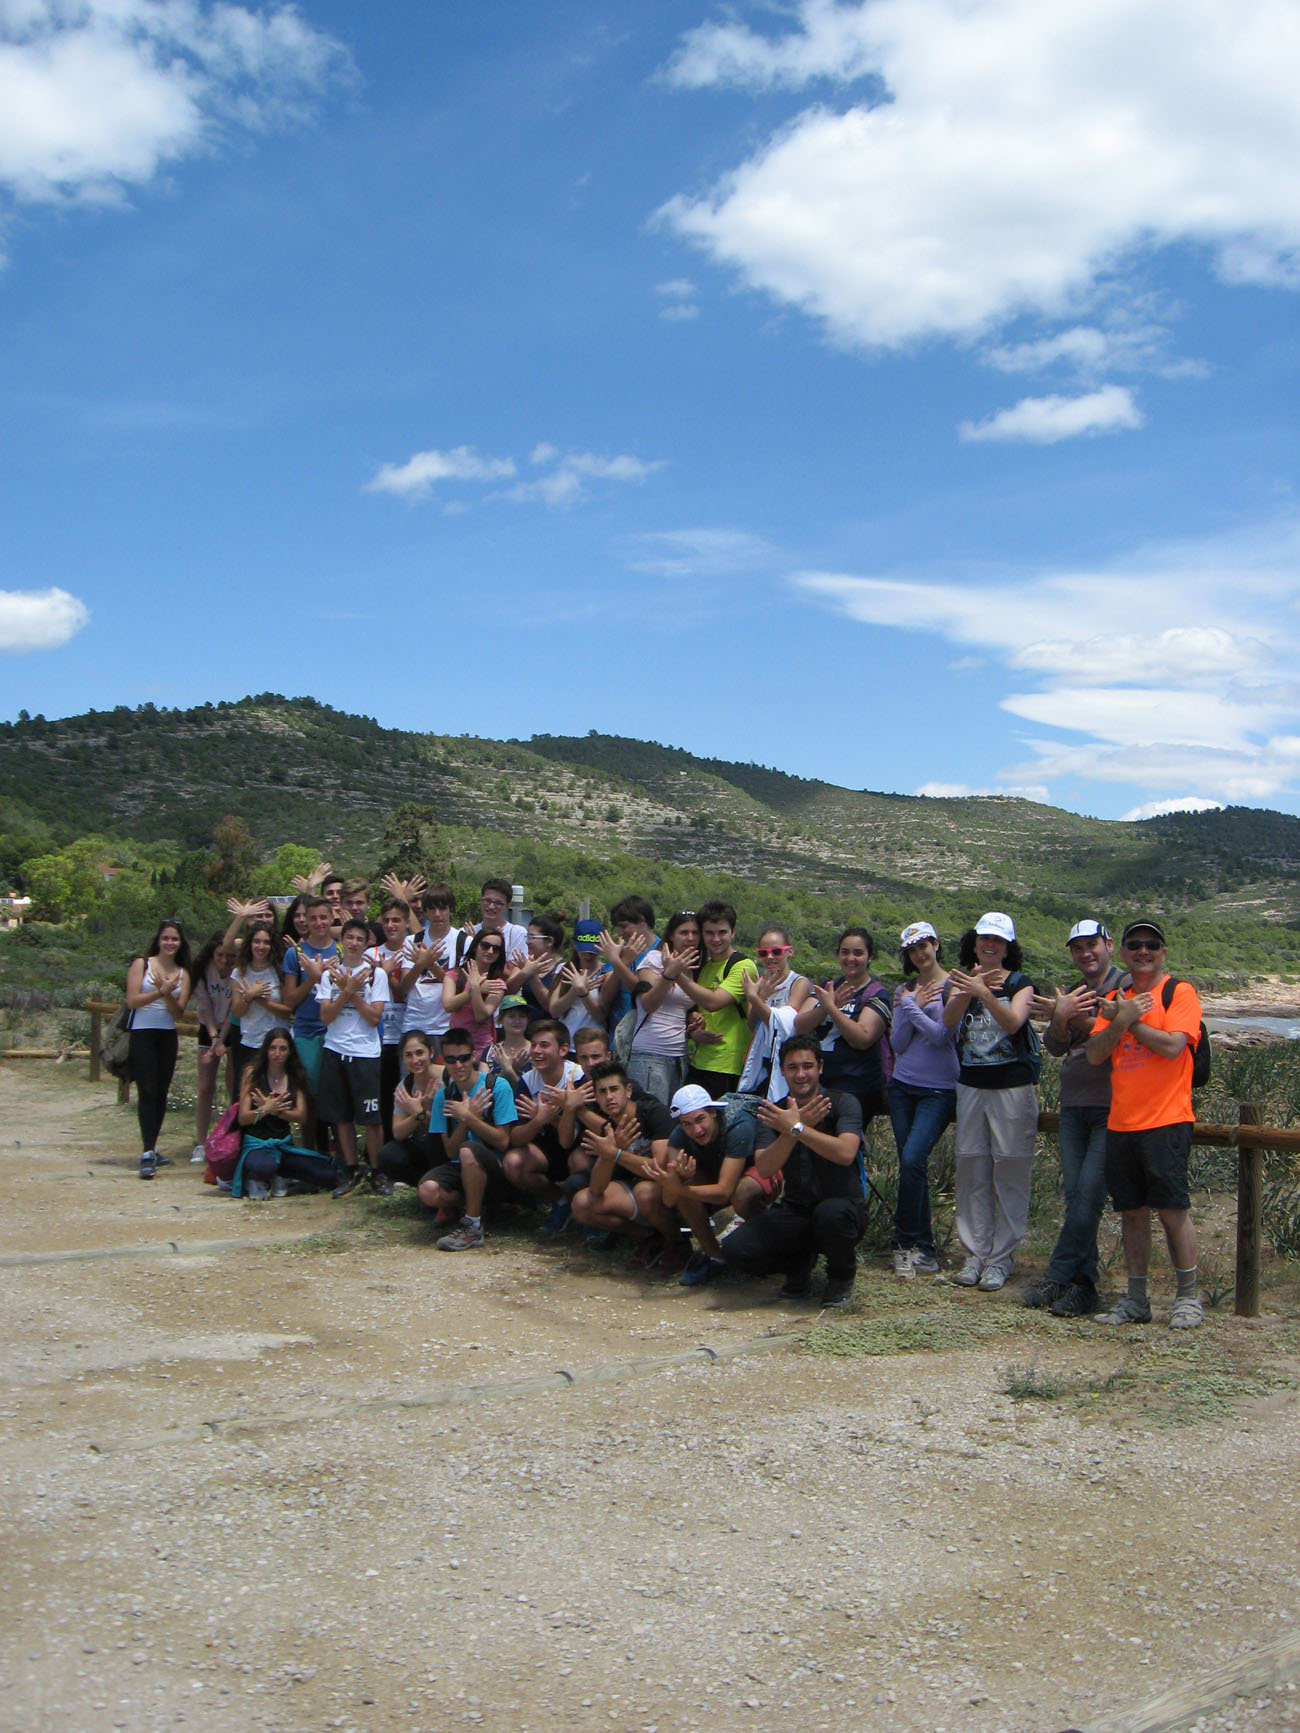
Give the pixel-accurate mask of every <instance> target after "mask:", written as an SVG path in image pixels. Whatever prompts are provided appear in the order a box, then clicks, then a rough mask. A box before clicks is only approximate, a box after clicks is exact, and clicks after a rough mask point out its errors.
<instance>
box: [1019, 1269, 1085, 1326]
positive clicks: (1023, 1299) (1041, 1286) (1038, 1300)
mask: <svg viewBox="0 0 1300 1733" xmlns="http://www.w3.org/2000/svg"><path fill="white" fill-rule="evenodd" d="M1069 1286H1070V1284H1069V1283H1068V1282H1054V1281H1053V1280H1052V1278H1051V1277H1050V1276H1039V1277H1037V1278H1036V1279H1035V1280H1034V1281H1032V1282H1030V1284H1029V1286H1028V1287H1027V1288H1026V1289H1025V1291H1024V1293H1023V1294H1021V1296H1020V1304H1021V1305H1022V1306H1030V1307H1032V1308H1033V1309H1034V1310H1035V1311H1040V1310H1041V1309H1042V1308H1043V1307H1044V1306H1052V1307H1055V1305H1056V1302H1057V1301H1058V1300H1059V1299H1060V1297H1061V1295H1062V1294H1063V1293H1064V1292H1065V1290H1066V1288H1067V1287H1069ZM1058 1316H1060V1317H1066V1316H1069V1317H1074V1316H1077V1314H1075V1313H1073V1312H1071V1313H1058Z"/></svg>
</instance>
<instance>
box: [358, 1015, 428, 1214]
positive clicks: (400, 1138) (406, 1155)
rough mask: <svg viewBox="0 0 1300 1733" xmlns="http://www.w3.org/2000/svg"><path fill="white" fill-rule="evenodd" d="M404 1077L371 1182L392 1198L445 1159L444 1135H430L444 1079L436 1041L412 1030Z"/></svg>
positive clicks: (406, 1039)
mask: <svg viewBox="0 0 1300 1733" xmlns="http://www.w3.org/2000/svg"><path fill="white" fill-rule="evenodd" d="M400 1053H401V1063H402V1073H403V1075H402V1080H401V1082H400V1083H399V1084H398V1085H397V1088H396V1089H395V1090H394V1092H393V1135H392V1137H391V1138H390V1139H389V1141H388V1142H387V1143H385V1144H384V1145H383V1146H382V1148H381V1149H380V1151H379V1153H378V1154H377V1155H376V1157H375V1161H374V1172H373V1174H372V1176H371V1185H372V1186H373V1188H374V1190H375V1191H377V1192H378V1193H379V1195H380V1196H381V1197H390V1196H391V1195H392V1193H393V1189H394V1187H395V1186H398V1185H418V1184H419V1183H420V1181H421V1180H422V1179H423V1178H424V1176H425V1174H426V1173H428V1171H429V1169H430V1168H433V1167H437V1166H438V1164H439V1163H440V1162H441V1161H442V1159H443V1157H442V1138H441V1137H440V1136H439V1137H431V1136H430V1134H429V1110H430V1108H431V1107H432V1106H433V1098H434V1096H435V1095H436V1094H437V1092H438V1088H439V1086H440V1084H441V1082H442V1067H441V1065H439V1064H437V1063H436V1062H435V1060H434V1057H433V1044H432V1043H431V1041H430V1040H429V1037H428V1036H427V1035H426V1034H424V1033H423V1031H422V1030H419V1029H408V1030H407V1032H406V1034H405V1035H403V1037H402V1044H401V1049H400Z"/></svg>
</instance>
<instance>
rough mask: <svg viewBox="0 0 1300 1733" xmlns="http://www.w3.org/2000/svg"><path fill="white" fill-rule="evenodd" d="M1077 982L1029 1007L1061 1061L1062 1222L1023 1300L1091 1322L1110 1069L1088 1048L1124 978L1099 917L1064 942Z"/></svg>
mask: <svg viewBox="0 0 1300 1733" xmlns="http://www.w3.org/2000/svg"><path fill="white" fill-rule="evenodd" d="M1065 943H1066V948H1067V949H1068V951H1069V953H1070V957H1071V960H1072V961H1073V963H1074V966H1075V968H1076V969H1078V971H1079V973H1080V975H1081V976H1082V977H1083V978H1082V980H1080V981H1078V982H1076V984H1075V985H1074V986H1073V987H1071V989H1070V990H1069V992H1068V993H1062V992H1058V993H1057V994H1056V996H1055V997H1054V998H1043V997H1036V998H1035V999H1034V1009H1035V1010H1036V1011H1038V1012H1039V1013H1041V1014H1042V1015H1043V1016H1045V1017H1050V1019H1051V1022H1050V1023H1049V1024H1048V1027H1047V1032H1046V1034H1045V1035H1044V1037H1043V1045H1044V1047H1046V1049H1047V1051H1048V1052H1049V1053H1051V1054H1054V1055H1055V1056H1056V1057H1057V1058H1058V1059H1059V1060H1060V1061H1061V1112H1060V1132H1059V1134H1058V1135H1059V1141H1060V1149H1061V1183H1062V1185H1063V1186H1064V1188H1065V1219H1064V1220H1063V1221H1062V1223H1061V1231H1060V1233H1059V1234H1058V1235H1057V1240H1056V1245H1055V1246H1054V1247H1053V1250H1052V1256H1051V1259H1050V1261H1049V1262H1048V1265H1047V1274H1046V1275H1044V1276H1040V1277H1039V1279H1038V1280H1037V1281H1036V1282H1030V1284H1029V1286H1028V1287H1027V1288H1026V1289H1025V1291H1024V1293H1023V1294H1022V1295H1021V1296H1020V1297H1021V1300H1022V1302H1023V1303H1024V1304H1025V1305H1026V1306H1047V1307H1049V1308H1050V1309H1051V1311H1052V1313H1053V1315H1054V1316H1055V1317H1058V1318H1090V1317H1091V1316H1092V1314H1093V1313H1094V1312H1095V1311H1096V1309H1097V1228H1098V1226H1099V1225H1100V1223H1101V1216H1102V1211H1103V1210H1104V1209H1105V1207H1106V1117H1107V1115H1108V1113H1109V1112H1110V1071H1109V1069H1108V1068H1106V1067H1105V1066H1098V1065H1090V1064H1089V1063H1088V1055H1087V1053H1086V1051H1085V1048H1086V1047H1087V1044H1088V1037H1089V1035H1091V1034H1092V1030H1093V1025H1094V1023H1095V1022H1096V1020H1097V1005H1098V1002H1099V1001H1100V1000H1101V999H1103V998H1105V996H1106V995H1107V994H1108V993H1113V992H1114V991H1115V989H1116V987H1118V986H1119V984H1120V981H1121V980H1122V979H1123V976H1122V975H1121V974H1120V971H1119V970H1118V969H1117V968H1116V967H1115V965H1114V963H1113V962H1112V961H1111V953H1112V951H1113V950H1114V948H1115V947H1114V940H1113V939H1112V938H1111V936H1110V934H1109V933H1108V932H1107V931H1106V929H1105V927H1104V926H1103V925H1102V924H1101V922H1100V921H1097V920H1086V921H1076V922H1075V924H1074V925H1073V926H1072V927H1071V928H1070V935H1069V937H1068V938H1067V940H1066V941H1065Z"/></svg>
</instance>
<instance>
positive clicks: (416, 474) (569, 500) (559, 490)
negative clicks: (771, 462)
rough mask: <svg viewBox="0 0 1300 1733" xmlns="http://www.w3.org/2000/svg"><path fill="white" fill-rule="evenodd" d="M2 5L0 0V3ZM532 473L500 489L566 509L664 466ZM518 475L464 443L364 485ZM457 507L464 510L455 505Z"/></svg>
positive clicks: (590, 463)
mask: <svg viewBox="0 0 1300 1733" xmlns="http://www.w3.org/2000/svg"><path fill="white" fill-rule="evenodd" d="M0 3H2V0H0ZM528 461H529V463H530V464H532V466H533V467H534V468H535V469H540V470H545V471H546V472H547V473H545V474H543V475H541V476H539V477H538V479H537V480H536V481H521V482H519V483H518V484H517V485H516V486H514V487H511V488H507V489H505V490H504V494H503V495H498V497H504V498H506V499H512V500H518V501H523V500H541V501H542V502H543V504H545V505H559V506H569V505H573V504H574V503H575V502H576V501H578V500H580V499H582V498H583V497H584V495H585V493H586V491H587V487H588V485H589V483H591V482H593V481H612V482H629V481H644V480H645V479H646V477H647V476H649V475H653V474H654V472H655V470H657V469H662V468H663V464H662V463H661V462H659V463H646V462H643V461H642V459H641V458H639V457H627V456H622V457H599V456H597V455H596V454H595V453H594V452H590V451H570V452H562V451H561V450H560V448H559V446H558V445H551V444H549V443H548V442H547V441H545V440H543V441H541V442H540V443H539V444H537V445H535V446H534V447H533V448H532V450H531V451H530V452H529V454H528ZM518 473H519V471H518V467H517V465H516V463H515V460H514V459H513V458H512V457H480V456H479V455H478V453H477V452H476V451H475V450H474V449H473V448H472V447H471V446H468V445H458V446H457V447H456V448H455V450H453V451H417V452H416V454H415V456H414V457H410V458H408V459H407V460H406V462H405V463H386V464H384V465H383V467H382V468H381V469H380V470H379V472H378V474H377V475H376V476H374V478H373V479H372V480H371V481H368V482H367V483H366V492H367V493H391V494H395V495H396V496H397V497H398V498H399V499H427V498H428V496H429V494H430V493H431V492H432V491H433V489H434V487H435V486H436V485H437V484H438V483H439V482H442V481H461V482H494V481H509V480H510V479H511V478H512V477H513V476H515V475H517V474H518ZM459 509H460V510H461V511H464V510H465V509H466V507H465V506H464V504H463V503H461V504H459Z"/></svg>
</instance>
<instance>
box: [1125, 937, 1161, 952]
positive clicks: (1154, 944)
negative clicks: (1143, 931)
mask: <svg viewBox="0 0 1300 1733" xmlns="http://www.w3.org/2000/svg"><path fill="white" fill-rule="evenodd" d="M1124 949H1125V950H1126V951H1163V950H1164V946H1163V945H1162V944H1161V942H1160V940H1159V939H1130V940H1129V942H1128V944H1127V945H1126V946H1125V947H1124Z"/></svg>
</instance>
